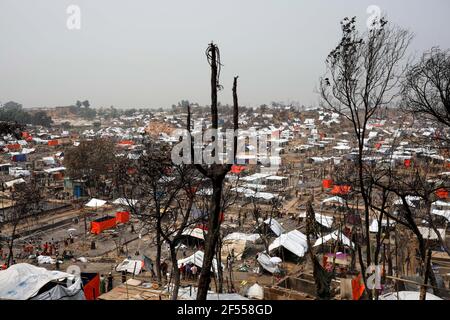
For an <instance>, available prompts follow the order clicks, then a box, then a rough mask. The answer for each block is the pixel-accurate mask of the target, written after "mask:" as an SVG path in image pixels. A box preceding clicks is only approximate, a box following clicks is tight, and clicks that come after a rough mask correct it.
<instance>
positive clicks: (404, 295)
mask: <svg viewBox="0 0 450 320" xmlns="http://www.w3.org/2000/svg"><path fill="white" fill-rule="evenodd" d="M378 298H379V299H380V300H419V298H420V292H419V291H399V292H398V294H397V292H390V293H386V294H383V295H381V296H379V297H378ZM425 300H443V299H441V298H439V297H438V296H435V295H434V294H431V293H429V292H427V295H426V296H425Z"/></svg>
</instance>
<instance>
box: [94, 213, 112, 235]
mask: <svg viewBox="0 0 450 320" xmlns="http://www.w3.org/2000/svg"><path fill="white" fill-rule="evenodd" d="M116 223H117V221H116V218H115V217H111V216H106V217H103V218H99V219H96V220H94V221H92V222H91V233H94V234H100V233H101V232H102V231H103V230H107V229H111V228H114V227H115V226H116Z"/></svg>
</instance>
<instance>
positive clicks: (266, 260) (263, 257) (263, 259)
mask: <svg viewBox="0 0 450 320" xmlns="http://www.w3.org/2000/svg"><path fill="white" fill-rule="evenodd" d="M256 260H258V263H259V264H260V265H261V267H263V269H264V270H266V271H268V272H270V273H279V272H280V269H279V268H278V263H274V262H272V261H270V256H269V255H268V254H267V253H265V252H260V253H258V257H257V259H256Z"/></svg>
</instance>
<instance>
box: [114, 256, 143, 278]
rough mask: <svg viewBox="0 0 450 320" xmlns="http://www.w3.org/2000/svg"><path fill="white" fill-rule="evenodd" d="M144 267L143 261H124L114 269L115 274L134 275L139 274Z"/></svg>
mask: <svg viewBox="0 0 450 320" xmlns="http://www.w3.org/2000/svg"><path fill="white" fill-rule="evenodd" d="M143 267H144V261H141V260H130V259H125V260H123V261H122V262H121V263H119V264H118V265H117V267H116V271H117V272H122V271H126V272H128V273H133V274H135V275H137V274H139V273H140V272H141V270H142V268H143Z"/></svg>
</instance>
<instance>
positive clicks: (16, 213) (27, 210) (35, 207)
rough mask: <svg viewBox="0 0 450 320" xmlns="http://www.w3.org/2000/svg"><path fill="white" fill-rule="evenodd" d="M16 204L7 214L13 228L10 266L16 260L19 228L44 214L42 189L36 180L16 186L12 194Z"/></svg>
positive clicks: (7, 221)
mask: <svg viewBox="0 0 450 320" xmlns="http://www.w3.org/2000/svg"><path fill="white" fill-rule="evenodd" d="M11 200H12V202H13V204H14V207H13V208H12V210H11V211H10V212H9V213H8V214H6V217H5V220H6V221H5V222H6V223H7V224H9V226H10V227H11V233H10V239H9V243H8V249H9V254H8V262H7V265H8V266H10V265H11V263H12V262H13V260H14V250H13V249H14V240H15V239H16V233H17V227H18V226H19V225H20V224H21V223H25V222H26V221H27V220H29V219H32V218H36V217H37V215H38V214H39V213H41V212H42V210H43V208H42V195H41V189H40V188H39V187H38V186H37V184H36V183H35V181H34V180H32V181H30V182H29V183H20V184H16V185H15V186H14V190H13V192H12V194H11Z"/></svg>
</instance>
